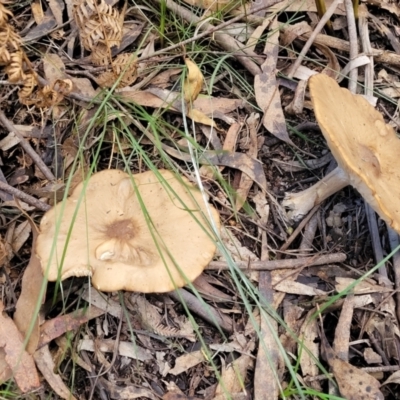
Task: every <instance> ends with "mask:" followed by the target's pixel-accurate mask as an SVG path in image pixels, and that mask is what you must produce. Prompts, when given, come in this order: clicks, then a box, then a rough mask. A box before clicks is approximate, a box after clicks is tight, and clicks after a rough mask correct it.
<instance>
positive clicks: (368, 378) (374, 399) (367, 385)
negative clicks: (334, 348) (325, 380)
mask: <svg viewBox="0 0 400 400" xmlns="http://www.w3.org/2000/svg"><path fill="white" fill-rule="evenodd" d="M329 365H330V366H331V368H332V372H333V375H334V376H335V379H336V381H337V383H338V385H339V390H340V393H341V395H342V396H344V397H345V398H346V399H348V400H360V399H363V400H380V399H382V400H383V398H384V396H383V394H382V392H381V391H380V390H379V388H380V386H381V385H380V383H379V381H377V380H376V379H375V378H374V377H373V376H372V375H370V374H368V373H367V372H364V371H362V370H361V369H358V368H356V367H354V366H353V365H351V364H349V363H348V362H346V361H342V360H340V359H339V358H334V359H333V360H332V359H331V360H330V361H329ZM355 383H357V384H355Z"/></svg>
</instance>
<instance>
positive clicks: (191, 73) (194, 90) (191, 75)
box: [183, 58, 204, 103]
mask: <svg viewBox="0 0 400 400" xmlns="http://www.w3.org/2000/svg"><path fill="white" fill-rule="evenodd" d="M185 64H186V66H187V68H188V72H187V76H186V80H185V83H184V85H183V94H184V98H185V101H186V102H187V103H191V102H193V101H195V100H196V99H197V96H198V95H199V93H200V92H201V88H202V87H203V81H204V77H203V74H202V73H201V71H200V68H199V67H198V66H197V64H196V63H194V62H193V61H192V60H190V59H189V58H185Z"/></svg>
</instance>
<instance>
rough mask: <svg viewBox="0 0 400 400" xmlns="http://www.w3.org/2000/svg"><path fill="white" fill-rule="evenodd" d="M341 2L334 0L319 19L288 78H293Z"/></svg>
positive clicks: (340, 0) (341, 0)
mask: <svg viewBox="0 0 400 400" xmlns="http://www.w3.org/2000/svg"><path fill="white" fill-rule="evenodd" d="M342 2H343V0H334V1H333V2H332V4H331V5H330V7H329V8H328V10H327V11H326V13H325V14H324V16H323V17H322V18H321V19H320V21H319V22H318V24H317V26H316V27H315V29H314V31H313V33H312V34H311V36H310V37H309V39H308V40H307V42H306V43H305V45H304V47H303V49H302V50H301V52H300V54H299V56H298V57H297V60H296V61H295V63H294V64H293V66H292V68H290V72H289V74H288V77H289V78H293V76H294V74H295V72H296V70H297V68H298V67H299V66H300V64H301V62H302V61H303V59H304V57H305V56H306V54H307V52H308V50H310V47H311V45H312V44H313V43H314V40H315V38H316V37H317V35H318V33H320V32H321V31H322V29H323V28H324V26H325V25H326V23H327V22H328V21H329V19H330V17H331V16H332V15H333V13H334V12H335V10H336V7H337V6H338V4H340V3H342Z"/></svg>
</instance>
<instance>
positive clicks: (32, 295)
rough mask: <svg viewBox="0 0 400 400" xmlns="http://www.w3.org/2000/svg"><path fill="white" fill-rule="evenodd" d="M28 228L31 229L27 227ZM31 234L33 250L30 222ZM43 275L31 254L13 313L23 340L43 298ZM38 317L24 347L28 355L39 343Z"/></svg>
mask: <svg viewBox="0 0 400 400" xmlns="http://www.w3.org/2000/svg"><path fill="white" fill-rule="evenodd" d="M29 227H31V226H30V225H29ZM32 227H33V230H32V233H33V241H32V248H33V249H34V248H35V244H36V238H37V228H36V226H35V225H34V223H33V222H32ZM43 280H44V278H43V273H42V268H41V265H40V260H39V259H38V258H37V256H36V252H35V251H32V252H31V258H30V259H29V264H28V266H27V267H26V269H25V272H24V275H23V277H22V286H21V294H20V296H19V298H18V301H17V304H16V310H15V313H14V323H15V325H16V326H17V327H18V329H19V331H20V332H21V333H22V335H23V336H24V338H25V337H26V335H27V333H28V331H29V329H30V327H31V324H32V319H33V318H32V316H33V315H36V313H35V310H36V307H37V305H38V304H39V303H40V304H43V300H44V298H41V297H40V292H41V290H42V286H43ZM39 323H40V320H39V316H38V315H36V318H35V321H34V325H33V330H32V332H31V334H30V336H29V340H28V343H27V345H26V351H27V352H28V353H29V354H33V353H34V352H35V351H36V349H37V346H38V343H39V335H40V331H39Z"/></svg>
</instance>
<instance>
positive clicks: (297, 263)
mask: <svg viewBox="0 0 400 400" xmlns="http://www.w3.org/2000/svg"><path fill="white" fill-rule="evenodd" d="M345 260H346V254H344V253H335V254H325V255H322V256H312V257H302V258H298V259H297V258H294V259H289V260H267V261H250V262H247V261H237V262H236V267H237V268H240V269H244V270H246V269H247V270H253V271H273V270H275V269H291V268H305V267H311V266H314V265H324V264H334V263H340V262H343V261H345ZM206 269H208V270H210V269H211V270H216V269H219V270H227V269H229V265H228V264H227V263H226V262H225V261H211V262H210V264H209V265H208V266H207V268H206Z"/></svg>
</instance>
